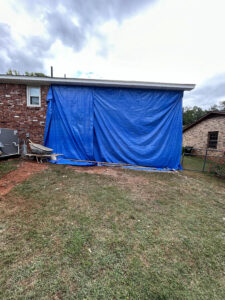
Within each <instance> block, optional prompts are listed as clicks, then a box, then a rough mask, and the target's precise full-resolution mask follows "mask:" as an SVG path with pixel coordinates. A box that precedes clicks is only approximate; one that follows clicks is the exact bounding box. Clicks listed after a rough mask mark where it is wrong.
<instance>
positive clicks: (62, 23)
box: [0, 0, 157, 72]
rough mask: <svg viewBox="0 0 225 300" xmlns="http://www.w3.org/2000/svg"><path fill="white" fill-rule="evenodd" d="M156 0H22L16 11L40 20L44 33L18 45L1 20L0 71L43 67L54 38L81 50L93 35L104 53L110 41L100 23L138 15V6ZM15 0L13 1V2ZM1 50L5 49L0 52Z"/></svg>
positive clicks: (145, 5)
mask: <svg viewBox="0 0 225 300" xmlns="http://www.w3.org/2000/svg"><path fill="white" fill-rule="evenodd" d="M155 1H157V0H139V1H136V0H113V1H109V0H85V1H84V0H76V1H74V0H64V1H62V0H35V1H30V0H21V1H20V7H19V8H15V7H14V9H15V10H18V12H21V10H23V12H25V14H29V15H30V16H31V17H32V18H34V19H37V20H38V21H41V22H42V24H44V27H45V31H46V34H45V37H41V36H37V35H36V36H26V37H25V38H24V43H25V44H24V46H23V47H20V46H17V43H16V41H15V40H14V39H13V36H12V32H11V30H10V26H9V25H7V24H0V36H1V37H0V38H1V41H2V40H3V44H2V45H1V46H0V47H1V49H2V48H3V50H1V49H0V63H1V64H0V72H5V71H6V69H8V68H13V69H18V70H20V71H21V72H24V71H42V70H43V68H44V66H43V59H45V58H46V57H47V56H48V52H49V50H50V48H51V46H52V45H53V44H54V43H55V42H56V41H58V40H59V41H61V43H62V45H64V46H67V47H70V48H72V49H73V51H74V52H79V51H81V50H82V49H83V48H84V47H85V46H86V45H87V44H88V42H89V40H90V39H91V38H92V37H96V39H97V41H98V44H99V50H98V51H97V53H96V54H97V55H100V56H103V57H106V56H107V55H108V52H109V49H110V45H109V44H108V42H107V36H106V35H104V34H102V33H101V26H102V25H103V24H104V23H106V22H108V21H111V20H115V21H117V22H118V23H121V22H122V21H123V20H124V19H126V18H129V17H132V16H134V15H137V14H138V13H139V12H140V11H141V10H143V9H144V8H146V7H147V6H149V5H150V4H152V3H153V2H155ZM13 3H14V2H13V1H12V4H13ZM2 52H4V53H2Z"/></svg>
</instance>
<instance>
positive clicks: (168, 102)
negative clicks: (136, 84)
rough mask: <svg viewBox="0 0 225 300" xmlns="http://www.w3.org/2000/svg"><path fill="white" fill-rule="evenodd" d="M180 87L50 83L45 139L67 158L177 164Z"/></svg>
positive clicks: (175, 166) (173, 166)
mask: <svg viewBox="0 0 225 300" xmlns="http://www.w3.org/2000/svg"><path fill="white" fill-rule="evenodd" d="M182 97H183V92H182V91H167V90H162V91H161V90H143V89H128V88H102V87H78V86H57V85H53V86H51V87H50V89H49V93H48V97H47V101H48V110H47V119H46V128H45V142H44V143H45V145H46V146H47V147H50V148H53V149H54V152H55V153H60V154H64V156H63V158H61V159H59V160H58V161H56V163H66V164H77V165H81V164H82V165H90V163H78V162H75V161H71V160H88V161H99V162H110V163H126V164H132V165H137V166H146V167H154V168H158V169H163V168H167V169H176V170H177V169H180V168H181V166H180V157H181V145H182Z"/></svg>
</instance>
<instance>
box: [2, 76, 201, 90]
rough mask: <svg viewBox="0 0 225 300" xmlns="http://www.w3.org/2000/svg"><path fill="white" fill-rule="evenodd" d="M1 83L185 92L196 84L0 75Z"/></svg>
mask: <svg viewBox="0 0 225 300" xmlns="http://www.w3.org/2000/svg"><path fill="white" fill-rule="evenodd" d="M0 83H12V84H35V85H50V84H62V85H80V86H81V85H82V86H102V87H123V88H143V89H159V90H162V89H163V90H183V91H190V90H192V89H194V88H195V85H194V84H180V83H161V82H145V81H120V80H102V79H84V78H60V77H34V76H25V75H0Z"/></svg>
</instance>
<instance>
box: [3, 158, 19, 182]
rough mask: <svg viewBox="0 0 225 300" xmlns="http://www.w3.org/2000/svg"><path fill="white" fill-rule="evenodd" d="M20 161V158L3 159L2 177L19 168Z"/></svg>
mask: <svg viewBox="0 0 225 300" xmlns="http://www.w3.org/2000/svg"><path fill="white" fill-rule="evenodd" d="M18 163H19V160H18V159H15V158H14V159H8V160H1V161H0V178H1V177H2V176H3V175H5V174H7V173H9V172H11V171H13V170H15V169H16V168H17V165H18Z"/></svg>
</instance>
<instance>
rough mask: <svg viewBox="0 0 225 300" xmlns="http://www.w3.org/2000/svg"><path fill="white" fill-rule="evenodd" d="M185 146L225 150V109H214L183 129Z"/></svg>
mask: <svg viewBox="0 0 225 300" xmlns="http://www.w3.org/2000/svg"><path fill="white" fill-rule="evenodd" d="M183 146H191V147H194V148H197V149H199V148H200V149H215V150H221V151H223V150H225V111H212V112H209V113H208V114H206V115H205V116H203V117H202V118H200V119H199V120H197V121H196V122H194V123H192V124H190V125H188V126H186V127H185V128H184V129H183Z"/></svg>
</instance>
